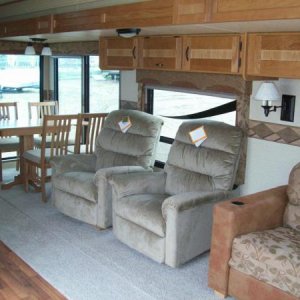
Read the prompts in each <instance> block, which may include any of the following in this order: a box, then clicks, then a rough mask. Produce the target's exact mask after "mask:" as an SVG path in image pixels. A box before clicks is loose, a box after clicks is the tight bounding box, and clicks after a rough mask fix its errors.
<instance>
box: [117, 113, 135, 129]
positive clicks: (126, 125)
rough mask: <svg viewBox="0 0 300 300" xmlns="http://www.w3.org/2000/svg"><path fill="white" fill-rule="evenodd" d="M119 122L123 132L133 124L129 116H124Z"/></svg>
mask: <svg viewBox="0 0 300 300" xmlns="http://www.w3.org/2000/svg"><path fill="white" fill-rule="evenodd" d="M118 124H119V127H120V129H121V131H122V132H123V133H125V132H126V131H127V130H128V129H129V128H130V127H131V126H132V124H131V121H130V118H129V116H125V117H123V118H122V120H121V121H120V122H119V123H118Z"/></svg>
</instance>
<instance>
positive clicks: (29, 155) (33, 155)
mask: <svg viewBox="0 0 300 300" xmlns="http://www.w3.org/2000/svg"><path fill="white" fill-rule="evenodd" d="M23 157H24V158H25V159H27V160H30V161H32V162H35V163H40V162H41V149H32V150H27V151H25V152H24V153H23ZM45 158H46V162H49V161H50V158H51V155H50V149H46V150H45Z"/></svg>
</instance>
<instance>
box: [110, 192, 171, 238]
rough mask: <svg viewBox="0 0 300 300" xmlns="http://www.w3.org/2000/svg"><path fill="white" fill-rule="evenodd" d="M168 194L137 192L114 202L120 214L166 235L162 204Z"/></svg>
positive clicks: (152, 230) (150, 229)
mask: <svg viewBox="0 0 300 300" xmlns="http://www.w3.org/2000/svg"><path fill="white" fill-rule="evenodd" d="M167 197H169V195H167V194H136V195H132V196H127V197H123V198H121V199H118V201H116V203H115V204H114V205H115V207H114V209H115V212H116V214H117V215H118V216H120V217H122V218H123V219H126V220H128V221H131V222H133V223H135V224H137V225H140V226H142V227H143V228H145V229H147V230H149V231H151V232H154V233H156V234H157V235H159V236H161V237H164V236H165V233H166V228H165V221H164V219H163V216H162V210H161V206H162V203H163V201H164V200H165V199H166V198H167Z"/></svg>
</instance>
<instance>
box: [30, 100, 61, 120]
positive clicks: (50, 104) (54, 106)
mask: <svg viewBox="0 0 300 300" xmlns="http://www.w3.org/2000/svg"><path fill="white" fill-rule="evenodd" d="M33 110H35V111H36V118H37V119H42V118H43V117H44V116H45V115H57V114H58V101H56V100H53V101H43V102H28V113H29V119H32V116H33Z"/></svg>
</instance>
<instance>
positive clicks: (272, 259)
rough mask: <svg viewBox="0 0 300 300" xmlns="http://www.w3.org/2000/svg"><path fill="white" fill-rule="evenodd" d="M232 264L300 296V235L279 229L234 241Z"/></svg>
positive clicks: (286, 229)
mask: <svg viewBox="0 0 300 300" xmlns="http://www.w3.org/2000/svg"><path fill="white" fill-rule="evenodd" d="M229 265H230V266H231V267H232V268H234V269H236V270H238V271H240V272H242V273H245V274H248V275H251V276H253V277H255V278H256V279H258V280H261V281H264V282H266V283H268V284H270V285H273V286H275V287H277V288H279V289H281V290H284V291H286V292H288V293H291V294H292V295H295V296H296V297H300V234H299V232H297V231H295V230H294V229H291V228H285V227H278V228H276V229H272V230H265V231H261V232H254V233H249V234H245V235H242V236H239V237H237V238H235V239H234V241H233V246H232V256H231V259H230V261H229Z"/></svg>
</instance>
